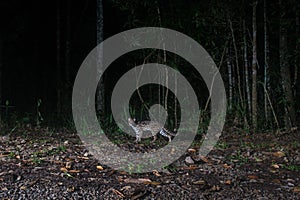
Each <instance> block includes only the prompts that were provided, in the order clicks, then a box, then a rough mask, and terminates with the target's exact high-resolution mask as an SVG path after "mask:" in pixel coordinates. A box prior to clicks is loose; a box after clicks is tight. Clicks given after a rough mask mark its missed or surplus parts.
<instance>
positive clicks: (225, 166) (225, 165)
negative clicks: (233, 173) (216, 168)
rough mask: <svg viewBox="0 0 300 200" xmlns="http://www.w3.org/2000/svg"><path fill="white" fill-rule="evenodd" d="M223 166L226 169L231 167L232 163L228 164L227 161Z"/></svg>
mask: <svg viewBox="0 0 300 200" xmlns="http://www.w3.org/2000/svg"><path fill="white" fill-rule="evenodd" d="M223 167H224V168H225V169H230V168H232V167H231V166H230V165H228V164H226V163H225V164H224V165H223Z"/></svg>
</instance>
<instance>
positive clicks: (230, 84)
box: [227, 48, 233, 111]
mask: <svg viewBox="0 0 300 200" xmlns="http://www.w3.org/2000/svg"><path fill="white" fill-rule="evenodd" d="M227 71H228V85H229V102H228V109H229V111H231V110H232V103H233V78H232V77H233V76H232V65H231V59H230V50H229V48H228V49H227Z"/></svg>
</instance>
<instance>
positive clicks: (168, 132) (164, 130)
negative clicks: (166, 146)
mask: <svg viewBox="0 0 300 200" xmlns="http://www.w3.org/2000/svg"><path fill="white" fill-rule="evenodd" d="M161 131H162V132H164V133H167V134H169V135H171V136H176V133H173V132H171V131H169V130H167V129H165V128H163V129H162V130H161Z"/></svg>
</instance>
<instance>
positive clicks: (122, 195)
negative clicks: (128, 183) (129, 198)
mask: <svg viewBox="0 0 300 200" xmlns="http://www.w3.org/2000/svg"><path fill="white" fill-rule="evenodd" d="M112 191H113V192H114V193H115V194H117V195H118V196H120V197H122V198H124V197H125V196H124V194H122V192H120V191H119V190H116V189H112Z"/></svg>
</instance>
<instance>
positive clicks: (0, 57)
mask: <svg viewBox="0 0 300 200" xmlns="http://www.w3.org/2000/svg"><path fill="white" fill-rule="evenodd" d="M2 37H3V36H2V35H1V33H0V105H2V69H3V38H2ZM1 116H2V106H0V128H1V127H2V117H1Z"/></svg>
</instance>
